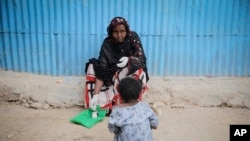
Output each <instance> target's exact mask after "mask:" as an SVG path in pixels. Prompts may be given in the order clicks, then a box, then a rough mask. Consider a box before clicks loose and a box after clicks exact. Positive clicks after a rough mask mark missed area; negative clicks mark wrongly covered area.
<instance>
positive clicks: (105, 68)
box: [86, 31, 149, 86]
mask: <svg viewBox="0 0 250 141" xmlns="http://www.w3.org/2000/svg"><path fill="white" fill-rule="evenodd" d="M124 56H126V57H129V61H128V70H129V72H128V75H129V74H132V73H134V72H135V71H136V70H137V69H139V68H143V69H144V71H145V73H146V77H147V78H146V80H147V81H148V80H149V76H148V73H147V67H146V57H145V54H144V50H143V46H142V44H141V41H140V38H139V36H138V34H137V33H136V32H134V31H131V32H130V34H128V35H127V37H126V38H125V41H124V42H123V43H122V44H116V43H115V42H114V41H113V39H112V38H110V37H107V38H105V39H104V41H103V44H102V46H101V50H100V52H99V57H98V59H96V58H92V59H90V60H89V63H92V64H93V67H94V71H95V75H96V78H98V79H100V80H102V81H104V84H105V85H106V86H110V85H112V84H113V83H112V78H113V76H114V74H115V72H116V71H118V70H119V69H120V68H118V67H117V66H116V64H117V63H119V59H120V58H121V57H124ZM87 64H88V63H87ZM86 67H87V66H86Z"/></svg>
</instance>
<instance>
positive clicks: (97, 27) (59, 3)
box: [0, 0, 250, 76]
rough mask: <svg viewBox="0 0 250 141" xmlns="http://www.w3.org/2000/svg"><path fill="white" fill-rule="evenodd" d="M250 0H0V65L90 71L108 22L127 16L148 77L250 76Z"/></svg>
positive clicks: (58, 71)
mask: <svg viewBox="0 0 250 141" xmlns="http://www.w3.org/2000/svg"><path fill="white" fill-rule="evenodd" d="M249 8H250V1H249V0H1V1H0V21H1V22H0V68H2V69H5V70H13V71H18V72H30V73H35V74H46V75H52V76H58V75H65V76H69V75H75V76H77V75H85V73H84V67H85V63H86V62H87V61H88V59H89V58H92V57H98V53H99V49H100V46H101V44H102V41H103V39H104V38H105V37H106V36H107V32H106V27H107V26H108V24H109V21H110V20H111V19H112V18H113V17H115V16H123V17H125V18H126V19H127V20H128V22H129V24H130V27H131V29H132V30H135V31H137V32H138V34H139V35H140V37H141V40H142V42H143V45H144V50H145V53H146V56H147V61H148V70H149V74H150V75H151V76H249V75H250V36H249V35H250V9H249Z"/></svg>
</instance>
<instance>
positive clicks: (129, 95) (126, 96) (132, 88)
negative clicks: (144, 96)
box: [118, 77, 142, 102]
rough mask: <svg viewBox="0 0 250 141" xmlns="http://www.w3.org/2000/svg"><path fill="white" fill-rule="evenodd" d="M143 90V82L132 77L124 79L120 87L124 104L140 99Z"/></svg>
mask: <svg viewBox="0 0 250 141" xmlns="http://www.w3.org/2000/svg"><path fill="white" fill-rule="evenodd" d="M141 90H142V82H141V81H140V80H136V79H134V78H132V77H125V78H123V79H122V80H121V81H120V83H119V85H118V91H119V93H120V96H121V99H122V100H123V101H124V102H129V101H130V100H137V99H138V98H139V95H140V93H141Z"/></svg>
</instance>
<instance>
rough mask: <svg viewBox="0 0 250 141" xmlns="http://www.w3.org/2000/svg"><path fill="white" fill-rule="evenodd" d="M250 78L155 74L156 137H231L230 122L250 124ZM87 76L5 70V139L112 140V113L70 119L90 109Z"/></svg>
mask: <svg viewBox="0 0 250 141" xmlns="http://www.w3.org/2000/svg"><path fill="white" fill-rule="evenodd" d="M249 86H250V78H234V77H230V78H204V77H169V78H157V77H152V78H151V79H150V81H149V93H148V95H147V96H146V97H145V98H144V100H145V101H147V102H149V103H155V104H156V105H158V107H157V109H158V110H159V111H161V113H162V114H161V116H160V117H159V127H158V129H157V130H153V135H154V139H155V141H166V140H170V141H229V125H230V124H250V108H249V107H250V87H249ZM83 87H84V77H49V76H41V75H32V74H27V73H15V72H6V71H2V70H0V112H1V114H0V141H27V140H30V141H101V140H102V141H111V140H112V139H113V134H111V133H110V132H109V131H108V128H107V121H108V117H106V118H105V119H104V120H103V121H101V122H100V123H98V124H97V125H95V126H94V127H93V128H91V129H87V128H85V127H83V126H80V125H76V124H73V123H71V122H70V119H71V118H73V117H74V116H75V115H77V114H78V113H80V112H81V111H83V110H84V108H83V107H82V105H83V103H82V101H83V100H82V94H83Z"/></svg>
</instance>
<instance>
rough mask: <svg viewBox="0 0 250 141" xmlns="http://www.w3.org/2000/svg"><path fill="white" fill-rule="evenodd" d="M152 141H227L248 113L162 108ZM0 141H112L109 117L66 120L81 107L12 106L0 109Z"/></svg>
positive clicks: (218, 109)
mask: <svg viewBox="0 0 250 141" xmlns="http://www.w3.org/2000/svg"><path fill="white" fill-rule="evenodd" d="M160 109H161V110H162V115H161V116H160V117H159V127H158V129H157V130H153V135H154V139H155V141H166V140H168V141H229V125H230V124H249V123H250V111H249V110H247V109H241V108H218V107H207V108H205V107H203V108H202V107H189V108H168V107H165V106H164V107H161V108H160ZM0 111H1V115H0V123H1V126H0V131H1V132H0V140H1V141H111V140H112V139H113V134H111V133H109V131H108V129H107V121H108V117H106V118H105V119H104V120H103V121H101V122H100V123H98V124H97V125H95V126H94V127H93V128H91V129H87V128H85V127H83V126H80V125H76V124H73V123H71V122H70V121H69V120H70V119H71V118H72V117H73V116H75V115H76V114H78V113H79V112H81V111H82V108H63V109H48V110H42V109H40V110H37V109H28V108H25V107H22V106H20V105H15V104H1V106H0Z"/></svg>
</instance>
